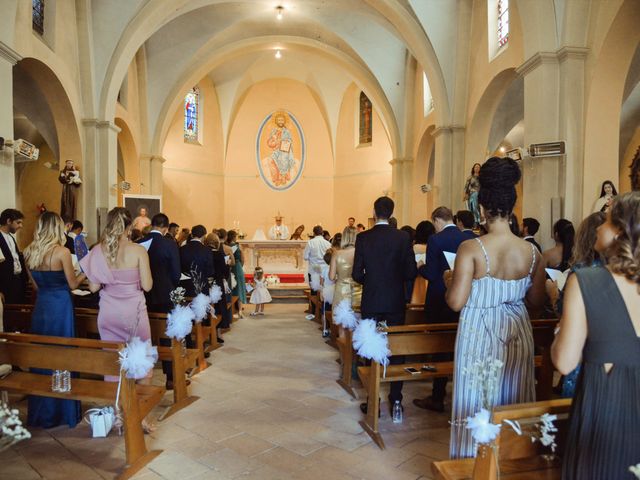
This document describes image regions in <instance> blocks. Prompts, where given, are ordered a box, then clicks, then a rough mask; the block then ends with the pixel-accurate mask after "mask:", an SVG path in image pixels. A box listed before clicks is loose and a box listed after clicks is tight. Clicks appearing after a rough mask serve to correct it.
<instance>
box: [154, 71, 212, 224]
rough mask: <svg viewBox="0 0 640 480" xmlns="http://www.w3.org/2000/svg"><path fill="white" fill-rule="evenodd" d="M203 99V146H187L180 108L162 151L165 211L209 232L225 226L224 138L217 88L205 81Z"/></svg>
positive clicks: (201, 84)
mask: <svg viewBox="0 0 640 480" xmlns="http://www.w3.org/2000/svg"><path fill="white" fill-rule="evenodd" d="M198 87H199V88H200V98H201V112H202V113H201V115H200V122H201V124H200V128H201V129H202V130H201V132H202V135H201V142H200V143H199V144H191V143H186V142H185V141H184V136H183V118H184V117H183V111H182V108H179V109H178V111H177V112H176V114H175V116H174V119H173V123H172V124H171V128H170V130H169V133H168V135H167V139H166V141H165V145H164V149H163V152H162V155H163V157H164V158H165V160H166V161H165V163H164V165H163V167H164V168H163V191H162V201H163V209H164V210H165V213H166V214H167V215H168V216H169V219H170V220H171V221H172V222H176V223H178V224H179V225H180V226H183V227H189V228H190V227H192V226H194V225H197V224H203V225H205V226H206V227H207V230H210V229H211V228H214V227H215V228H219V227H221V226H222V225H223V221H224V218H223V211H224V181H223V172H222V158H223V137H222V129H221V127H220V110H219V106H218V99H217V96H216V91H215V88H214V86H213V84H212V82H211V81H210V80H209V79H208V78H205V79H203V80H202V81H201V82H200V83H199V84H198Z"/></svg>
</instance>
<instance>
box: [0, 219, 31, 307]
mask: <svg viewBox="0 0 640 480" xmlns="http://www.w3.org/2000/svg"><path fill="white" fill-rule="evenodd" d="M23 219H24V215H23V214H22V212H21V211H20V210H15V209H13V208H7V209H6V210H3V211H2V213H0V252H2V256H4V258H5V260H4V261H3V262H0V293H2V294H3V295H4V301H5V303H25V301H26V295H25V291H26V286H27V269H26V267H25V264H24V258H23V257H22V253H20V249H19V248H18V242H16V237H15V235H16V233H17V232H18V230H20V229H21V228H22V221H23Z"/></svg>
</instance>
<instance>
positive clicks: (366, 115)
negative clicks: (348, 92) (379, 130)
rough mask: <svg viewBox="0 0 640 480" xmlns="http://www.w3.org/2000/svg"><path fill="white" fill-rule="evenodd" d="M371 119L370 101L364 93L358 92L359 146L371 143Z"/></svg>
mask: <svg viewBox="0 0 640 480" xmlns="http://www.w3.org/2000/svg"><path fill="white" fill-rule="evenodd" d="M372 117H373V109H372V105H371V100H369V98H368V97H367V96H366V95H365V93H364V92H360V135H359V141H358V144H359V145H363V144H365V145H366V144H368V143H371V140H372V138H373V135H372V131H373V129H372V122H371V121H372Z"/></svg>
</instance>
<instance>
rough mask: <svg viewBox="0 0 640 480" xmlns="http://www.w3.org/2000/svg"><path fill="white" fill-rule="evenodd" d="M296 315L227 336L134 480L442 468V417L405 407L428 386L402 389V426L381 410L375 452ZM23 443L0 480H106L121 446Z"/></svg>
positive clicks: (399, 476)
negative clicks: (380, 441) (381, 442)
mask: <svg viewBox="0 0 640 480" xmlns="http://www.w3.org/2000/svg"><path fill="white" fill-rule="evenodd" d="M302 309H303V306H301V305H299V304H297V305H296V304H290V305H286V304H284V305H269V306H268V307H267V309H266V312H267V315H266V316H264V317H257V318H256V317H247V318H245V319H243V320H240V321H238V322H236V323H235V324H234V325H233V330H232V331H231V332H229V333H228V334H227V335H225V340H226V344H225V346H224V347H223V348H221V349H219V350H217V351H216V352H214V353H213V354H212V356H211V358H210V360H211V361H212V363H213V365H212V367H211V368H209V369H207V370H206V371H205V372H203V373H202V374H199V375H197V376H196V377H194V378H193V379H192V382H193V383H192V385H191V388H192V393H193V394H195V395H198V396H200V399H199V400H198V401H196V402H195V403H193V404H191V405H190V406H189V407H187V408H185V409H183V410H182V411H180V412H178V413H177V414H175V415H174V416H172V417H170V418H168V419H166V420H165V421H163V422H161V423H159V424H158V429H157V431H156V432H154V433H153V434H152V435H150V436H149V437H147V446H148V447H149V448H153V449H163V450H164V451H163V453H162V454H161V455H160V456H159V457H157V458H156V459H155V460H154V461H153V462H151V463H149V464H148V465H147V467H146V468H145V469H144V470H142V471H141V472H140V473H139V474H138V475H137V476H136V477H135V478H136V479H140V480H142V479H144V480H151V479H159V478H164V479H181V480H182V479H194V480H195V479H211V480H229V479H236V478H240V479H260V480H270V479H274V480H275V479H277V480H287V479H301V480H302V479H304V480H314V479H316V478H317V479H322V480H325V479H332V480H341V479H348V480H354V479H367V480H378V479H384V480H404V479H407V480H416V479H426V478H431V462H432V461H433V460H434V459H436V460H438V459H443V458H446V457H447V450H448V441H449V428H448V423H447V420H448V418H447V415H446V414H436V413H427V412H424V411H421V410H419V409H416V408H414V407H413V405H412V404H411V400H412V399H413V398H415V397H417V396H424V393H425V392H426V391H427V385H425V384H423V383H420V382H412V383H410V384H405V388H404V396H405V401H404V404H405V418H404V423H403V424H401V425H394V424H393V423H391V421H390V419H389V415H388V410H387V408H386V404H383V406H382V412H383V416H382V419H381V426H382V430H383V436H384V439H385V442H386V445H387V449H386V450H384V451H382V450H380V449H378V447H376V446H375V444H373V443H372V442H371V440H370V439H369V437H368V436H367V435H366V434H365V433H364V432H363V431H362V429H361V428H360V426H359V425H358V421H359V420H360V418H361V413H360V410H359V408H358V405H359V403H360V402H359V401H357V400H353V399H352V398H351V397H350V396H349V395H348V394H346V393H345V392H344V391H343V390H342V389H341V388H340V387H339V386H338V385H337V384H336V381H335V380H336V378H337V376H338V364H337V363H336V361H335V359H336V358H337V352H336V351H335V350H334V349H332V348H331V347H329V346H327V345H326V344H325V343H324V341H323V339H322V338H321V336H320V332H319V331H318V328H317V327H318V326H317V324H315V323H314V322H310V321H307V320H305V319H304V314H303V313H302ZM155 381H158V382H160V381H163V379H162V377H160V376H157V378H156V379H155ZM383 399H386V394H383ZM14 400H15V397H14ZM170 400H171V397H170V394H167V397H165V403H166V404H169V403H170ZM25 404H26V402H25V401H22V402H20V403H19V404H18V406H20V407H21V409H22V408H24V405H25ZM159 412H161V410H158V413H159ZM32 433H33V438H32V439H31V440H29V441H27V442H23V443H21V444H18V445H17V446H15V447H14V448H13V449H11V450H9V451H6V452H4V453H2V454H0V479H2V480H4V479H7V480H9V479H11V480H17V479H20V480H29V479H32V478H47V479H73V480H84V479H100V478H114V477H115V476H116V475H117V473H118V472H119V471H120V470H121V468H122V467H123V465H124V440H123V439H122V438H121V437H117V436H115V435H113V434H111V435H110V436H109V437H108V438H106V439H91V438H89V437H90V432H89V429H88V427H87V426H86V425H82V426H78V427H76V428H75V429H68V428H66V427H58V428H56V429H52V430H48V431H43V430H34V431H33V432H32Z"/></svg>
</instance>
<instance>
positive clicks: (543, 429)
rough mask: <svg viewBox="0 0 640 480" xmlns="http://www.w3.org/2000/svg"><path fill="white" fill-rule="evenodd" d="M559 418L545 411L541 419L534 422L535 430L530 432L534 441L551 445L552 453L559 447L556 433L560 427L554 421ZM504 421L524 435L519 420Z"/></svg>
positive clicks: (546, 445) (547, 445)
mask: <svg viewBox="0 0 640 480" xmlns="http://www.w3.org/2000/svg"><path fill="white" fill-rule="evenodd" d="M557 419H558V416H557V415H551V414H549V413H545V414H544V415H542V416H541V417H540V421H539V422H536V423H535V424H534V430H533V431H530V432H528V433H529V435H530V437H531V441H532V442H536V441H538V442H540V443H541V444H542V445H544V446H545V447H550V448H551V452H552V453H555V451H556V448H558V445H557V444H556V435H555V434H556V432H557V431H558V429H557V428H556V426H555V424H554V423H553V422H555V421H556V420H557ZM504 423H506V424H507V425H509V426H510V427H511V428H512V429H513V431H514V432H516V433H517V434H518V435H523V433H524V430H523V428H522V426H521V425H520V423H518V421H517V420H514V421H512V420H505V421H504Z"/></svg>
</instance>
